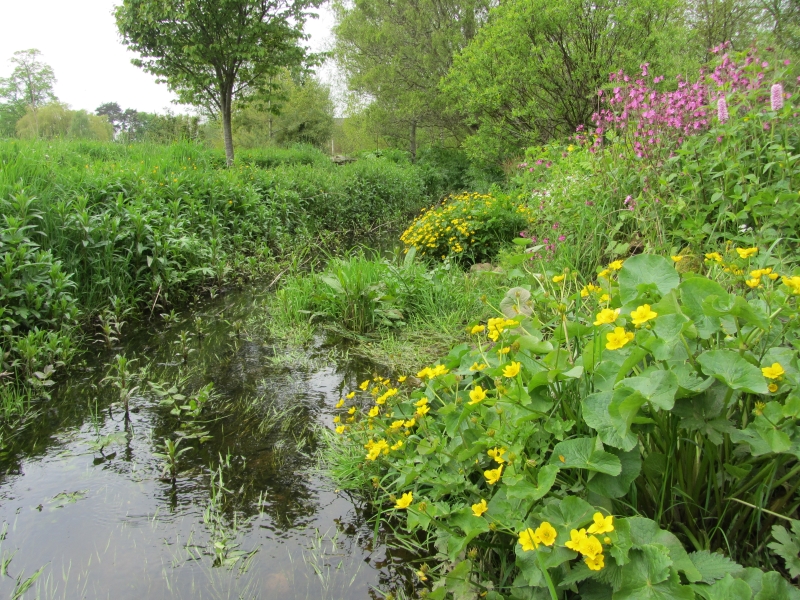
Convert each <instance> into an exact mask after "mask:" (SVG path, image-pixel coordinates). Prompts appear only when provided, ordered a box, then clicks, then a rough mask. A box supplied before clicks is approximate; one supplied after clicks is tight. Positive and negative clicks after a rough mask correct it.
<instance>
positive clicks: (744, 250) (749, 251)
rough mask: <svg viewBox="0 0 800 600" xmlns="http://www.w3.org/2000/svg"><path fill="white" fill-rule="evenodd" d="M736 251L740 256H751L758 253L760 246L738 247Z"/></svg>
mask: <svg viewBox="0 0 800 600" xmlns="http://www.w3.org/2000/svg"><path fill="white" fill-rule="evenodd" d="M736 253H737V254H738V255H739V258H750V257H751V256H753V255H754V254H758V247H756V246H754V247H753V248H737V249H736Z"/></svg>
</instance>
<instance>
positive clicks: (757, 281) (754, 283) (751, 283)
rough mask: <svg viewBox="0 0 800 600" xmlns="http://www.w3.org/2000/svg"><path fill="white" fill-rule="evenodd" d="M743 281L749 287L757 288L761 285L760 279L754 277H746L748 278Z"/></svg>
mask: <svg viewBox="0 0 800 600" xmlns="http://www.w3.org/2000/svg"><path fill="white" fill-rule="evenodd" d="M745 283H746V284H747V286H748V287H750V288H757V287H760V286H761V280H760V279H756V278H753V279H748V280H746V281H745Z"/></svg>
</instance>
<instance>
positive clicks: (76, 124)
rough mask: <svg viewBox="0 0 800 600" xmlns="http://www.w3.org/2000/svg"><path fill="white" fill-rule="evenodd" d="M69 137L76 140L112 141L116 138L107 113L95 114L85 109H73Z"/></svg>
mask: <svg viewBox="0 0 800 600" xmlns="http://www.w3.org/2000/svg"><path fill="white" fill-rule="evenodd" d="M69 137H70V138H72V139H76V140H97V141H99V142H110V141H111V140H112V139H113V138H114V127H113V125H111V123H109V122H108V119H107V118H106V116H105V115H103V116H99V115H93V114H90V113H88V112H86V111H85V110H76V111H72V121H71V122H70V125H69Z"/></svg>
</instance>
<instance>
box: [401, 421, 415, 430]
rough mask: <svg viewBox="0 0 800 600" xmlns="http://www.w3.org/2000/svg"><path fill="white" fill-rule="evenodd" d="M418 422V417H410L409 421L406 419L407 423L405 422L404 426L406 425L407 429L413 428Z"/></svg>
mask: <svg viewBox="0 0 800 600" xmlns="http://www.w3.org/2000/svg"><path fill="white" fill-rule="evenodd" d="M416 424H417V420H416V419H409V420H408V421H406V422H405V423H403V426H404V427H405V428H406V429H411V428H412V427H413V426H414V425H416Z"/></svg>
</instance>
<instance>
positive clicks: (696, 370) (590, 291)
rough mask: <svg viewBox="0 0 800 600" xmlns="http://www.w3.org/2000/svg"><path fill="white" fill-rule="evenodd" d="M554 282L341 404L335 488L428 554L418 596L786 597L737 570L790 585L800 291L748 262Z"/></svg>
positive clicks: (710, 259)
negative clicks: (392, 521)
mask: <svg viewBox="0 0 800 600" xmlns="http://www.w3.org/2000/svg"><path fill="white" fill-rule="evenodd" d="M684 261H686V262H684ZM687 264H688V265H689V266H690V267H693V268H694V270H696V271H698V272H692V271H691V270H685V271H683V272H679V271H678V270H677V269H676V266H677V267H679V268H681V267H683V266H685V265H687ZM551 275H552V276H551V277H549V278H548V280H547V284H546V285H544V284H540V285H537V286H535V287H532V288H529V287H517V288H514V289H512V290H510V291H509V292H508V294H507V295H506V298H505V299H504V300H503V301H502V302H501V303H500V305H499V306H498V307H497V317H495V318H492V319H489V320H488V322H487V323H486V324H485V325H484V324H475V325H474V326H473V327H472V329H471V333H472V334H473V335H474V343H473V344H471V345H470V344H462V345H459V346H457V347H455V348H453V349H452V350H451V352H450V353H449V354H448V355H447V356H446V357H444V358H443V359H442V360H441V361H440V362H439V364H437V365H434V366H432V367H428V368H425V369H423V370H422V371H420V372H419V373H418V374H417V377H418V378H419V386H417V385H410V386H409V387H408V388H407V391H406V389H403V385H401V384H393V383H392V382H390V381H389V380H387V379H383V378H381V377H377V378H376V380H375V381H373V382H370V381H366V382H364V383H363V384H362V385H361V387H360V390H354V391H355V392H356V393H355V394H353V396H355V397H354V399H353V400H352V401H349V402H345V401H343V402H341V403H340V404H339V406H338V407H337V408H340V409H341V411H342V412H341V413H340V414H339V415H337V417H336V419H335V420H336V422H337V433H339V434H340V435H341V436H342V437H341V438H340V440H339V441H338V442H337V443H336V444H335V446H334V448H339V449H338V450H336V449H335V450H334V452H340V453H341V454H340V456H341V457H342V462H341V463H340V464H334V465H333V466H332V468H333V472H334V475H336V476H338V477H339V478H340V484H342V485H349V486H355V487H358V486H360V487H362V488H366V489H370V490H373V494H374V495H373V499H374V502H375V503H376V504H377V505H378V506H379V507H380V511H381V514H387V513H388V514H390V515H393V516H394V517H395V518H397V519H402V518H404V527H405V530H406V532H407V533H408V534H409V535H411V536H415V537H417V539H422V540H424V543H425V544H427V548H428V549H429V551H430V552H432V553H435V554H436V560H437V561H440V562H441V563H442V565H441V567H437V568H435V569H430V570H429V569H427V568H423V569H421V570H420V571H419V575H420V579H421V580H423V581H424V580H426V579H427V578H428V577H430V576H431V575H433V574H434V573H436V574H437V579H438V580H437V581H436V583H435V584H434V587H433V590H432V592H431V593H430V595H429V597H433V598H444V597H445V595H446V593H447V592H452V593H453V594H454V597H463V596H464V594H467V595H469V594H470V593H480V594H484V593H485V594H487V597H489V596H491V597H494V598H501V597H513V598H545V597H550V598H552V599H553V600H555V599H556V598H573V597H581V598H589V597H592V598H595V597H597V598H600V597H602V598H613V599H620V598H626V599H627V598H630V599H633V598H645V597H659V598H695V597H698V598H722V597H726V595H727V594H730V593H732V590H736V594H738V595H737V596H736V597H741V598H759V599H761V598H767V597H769V598H776V599H778V598H797V597H800V594H798V592H797V590H796V589H794V588H792V587H791V585H790V584H789V583H788V582H787V581H786V580H785V579H783V577H782V576H781V575H780V574H779V573H775V572H770V573H766V574H762V573H761V572H760V571H759V570H758V569H753V568H744V567H743V566H740V565H739V564H737V563H736V562H734V561H738V562H741V563H743V564H744V565H745V566H746V567H761V568H764V569H766V570H770V569H774V568H780V569H784V568H785V569H786V570H787V571H791V572H792V574H796V570H797V564H796V556H795V557H794V562H793V561H792V551H791V548H792V547H793V544H796V543H797V541H796V540H793V538H792V537H791V535H790V534H789V533H788V532H787V530H786V529H785V528H783V527H780V526H778V527H775V528H773V531H774V532H775V533H776V540H777V541H776V542H773V543H771V544H770V545H769V547H770V548H773V549H777V550H778V551H779V553H780V555H781V556H783V557H788V558H784V559H779V560H775V558H774V557H773V555H771V554H770V553H769V550H768V549H767V543H768V542H769V541H770V526H771V525H772V524H773V523H774V522H775V521H774V519H775V518H776V517H779V518H781V519H789V520H791V519H797V517H798V514H797V511H798V507H799V506H800V495H798V493H797V491H798V487H800V478H798V471H800V466H798V458H800V446H799V445H798V444H799V443H800V442H798V440H800V426H798V425H799V424H798V420H799V419H800V394H798V391H799V390H798V385H799V384H800V363H799V362H798V344H797V342H798V333H799V332H800V326H799V324H798V323H799V321H798V315H800V312H799V311H798V299H799V298H800V275H798V274H792V273H790V272H787V270H786V269H785V268H784V267H782V266H781V265H780V264H779V263H778V262H776V261H775V260H774V259H773V258H772V257H771V256H770V255H769V254H768V253H766V252H764V251H763V250H760V249H759V248H757V247H752V248H731V250H730V252H728V253H726V254H724V255H723V253H721V252H720V253H709V254H708V256H706V257H704V260H702V261H701V260H696V259H695V260H694V261H692V259H690V258H687V257H680V256H676V257H674V258H673V260H670V259H666V258H662V257H659V256H655V255H649V254H643V255H639V256H635V257H633V258H630V259H628V260H626V261H625V262H624V263H623V262H622V261H615V262H614V263H612V264H610V265H609V266H608V267H607V268H605V269H603V270H602V271H601V272H600V273H599V274H598V279H597V281H593V282H591V283H587V284H586V285H582V284H580V283H579V282H578V281H577V279H576V278H575V276H574V275H575V274H574V273H564V272H561V273H557V274H551ZM399 381H400V382H401V383H402V382H405V384H404V385H408V384H409V383H411V381H412V378H408V379H406V377H401V378H400V380H399ZM414 383H417V382H416V381H415V382H414ZM401 390H402V391H401ZM353 396H349V397H351V398H352V397H353ZM361 447H363V448H365V450H364V451H362V452H363V453H362V455H361V457H360V458H357V459H355V460H358V461H359V462H360V463H361V464H360V466H359V468H358V469H356V468H353V460H354V459H353V458H352V457H353V455H354V450H353V449H354V448H361ZM348 456H349V457H351V458H349V459H347V457H348ZM348 461H349V462H348ZM545 523H546V524H547V525H545ZM798 527H800V525H798ZM612 528H613V530H612ZM592 536H595V538H596V539H593V540H592V539H591V538H592ZM684 547H688V548H689V550H690V552H687V551H686V550H685V549H684ZM718 551H719V552H722V553H724V555H727V557H726V556H724V555H723V554H719V553H717V552H718ZM783 560H786V561H787V562H786V564H785V565H784V563H783Z"/></svg>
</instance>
